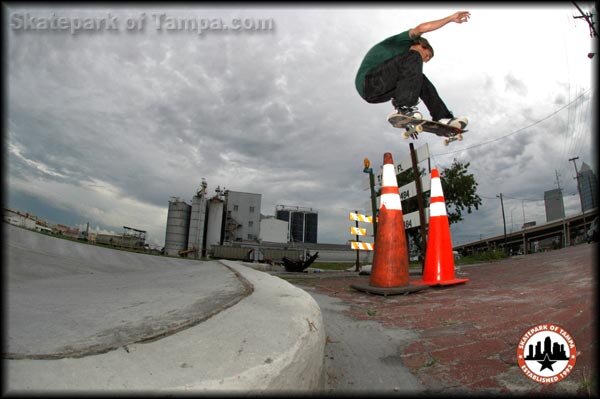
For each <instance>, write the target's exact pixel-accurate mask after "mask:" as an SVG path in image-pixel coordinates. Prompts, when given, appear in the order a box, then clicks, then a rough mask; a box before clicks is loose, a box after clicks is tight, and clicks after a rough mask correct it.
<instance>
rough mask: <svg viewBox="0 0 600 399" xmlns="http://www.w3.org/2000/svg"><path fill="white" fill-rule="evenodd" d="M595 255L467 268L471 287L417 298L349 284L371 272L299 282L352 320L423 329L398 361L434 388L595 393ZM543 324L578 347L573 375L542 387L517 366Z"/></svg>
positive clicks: (584, 249) (582, 249) (550, 255)
mask: <svg viewBox="0 0 600 399" xmlns="http://www.w3.org/2000/svg"><path fill="white" fill-rule="evenodd" d="M595 251H596V245H594V244H592V245H588V244H582V245H580V246H577V247H570V248H565V249H561V250H556V251H551V252H545V253H541V254H535V255H526V256H521V257H519V258H511V259H507V260H503V261H500V262H496V263H489V264H482V265H476V266H469V267H467V266H464V267H462V268H458V269H457V277H467V278H469V279H470V281H469V282H468V283H466V284H461V285H455V286H450V287H445V288H431V289H429V290H425V291H421V292H418V293H414V294H409V295H398V296H387V297H383V296H379V295H373V294H368V293H364V292H359V291H356V290H354V289H352V288H351V287H350V284H353V283H358V282H360V283H365V284H368V281H369V277H368V276H360V277H349V278H323V279H312V280H305V281H303V282H302V283H301V285H310V286H315V287H316V289H317V291H319V292H321V293H325V294H327V295H330V296H335V297H338V298H340V299H342V300H343V301H344V302H346V303H347V304H348V305H350V309H349V311H348V314H349V315H350V316H352V317H353V318H356V319H360V320H376V321H379V322H381V323H382V324H383V325H385V326H386V327H399V328H403V329H410V330H413V331H415V332H417V333H418V335H419V339H418V340H416V341H414V342H412V343H409V344H408V345H406V346H405V347H404V348H403V350H402V353H401V354H400V355H401V357H402V358H403V360H404V365H405V366H407V367H409V368H410V370H411V371H412V372H413V374H415V375H416V376H417V377H418V378H419V379H420V381H421V382H422V383H423V384H424V386H425V387H426V389H427V390H429V391H433V392H435V391H441V390H443V391H444V392H447V391H448V390H450V391H452V390H460V391H467V392H471V393H480V392H492V393H511V394H529V393H542V394H545V393H555V394H561V393H562V394H578V395H583V396H588V395H590V394H591V395H592V396H597V392H598V391H597V373H598V368H597V357H596V351H597V340H596V338H597V335H596V322H595V318H594V316H593V315H594V314H596V313H595V312H594V310H593V309H594V308H595V304H596V300H595V299H596V296H595V294H596V292H595V288H596V281H597V280H596V277H597V275H596V269H595V263H596V262H595V260H596V254H595ZM413 278H414V279H415V280H416V279H417V278H418V277H413ZM541 323H554V324H558V325H560V326H562V327H563V328H565V329H566V330H567V331H569V332H570V333H571V335H572V336H573V338H574V340H575V343H576V346H577V363H576V365H575V370H574V371H573V373H572V374H571V375H570V376H568V377H567V378H565V379H564V380H562V381H561V382H559V383H557V384H551V385H540V384H538V383H536V382H534V381H532V380H530V379H529V378H527V377H526V376H525V375H524V374H523V373H522V372H521V370H520V369H519V368H518V365H517V357H516V351H517V344H518V342H519V339H520V338H521V336H522V335H523V334H524V333H525V332H526V331H527V330H528V329H529V328H530V327H531V326H534V325H537V324H541ZM590 381H591V382H590Z"/></svg>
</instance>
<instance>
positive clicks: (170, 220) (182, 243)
mask: <svg viewBox="0 0 600 399" xmlns="http://www.w3.org/2000/svg"><path fill="white" fill-rule="evenodd" d="M191 209H192V207H191V206H190V205H188V204H186V203H185V202H184V201H181V200H180V199H179V198H177V197H173V198H171V200H170V201H169V213H168V215H167V232H166V234H165V254H166V255H172V256H176V255H179V251H184V250H186V249H187V243H188V236H189V229H190V212H191Z"/></svg>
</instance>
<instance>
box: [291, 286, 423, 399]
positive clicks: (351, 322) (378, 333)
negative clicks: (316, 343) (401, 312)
mask: <svg viewBox="0 0 600 399" xmlns="http://www.w3.org/2000/svg"><path fill="white" fill-rule="evenodd" d="M300 288H302V289H304V290H306V291H307V292H308V293H309V294H311V295H312V297H313V298H315V300H316V301H317V303H318V304H319V306H320V308H321V312H322V314H323V321H324V324H325V333H326V335H327V340H326V345H325V391H326V392H327V393H336V392H337V393H344V392H354V391H368V392H381V393H384V392H385V393H392V394H393V393H406V394H415V393H419V392H423V387H422V386H421V384H420V383H419V382H418V381H417V379H416V378H415V377H414V376H413V375H412V374H411V373H410V371H409V370H408V368H406V367H404V366H403V365H402V361H401V358H400V354H401V353H402V349H403V347H404V346H406V345H407V344H408V343H410V342H411V341H412V340H414V339H415V337H416V336H415V334H414V333H413V332H411V331H409V330H403V329H399V328H398V329H386V328H384V327H383V326H382V325H381V324H380V323H378V322H375V321H366V320H361V321H359V320H355V319H352V318H350V317H348V316H346V315H345V314H344V313H343V311H344V310H346V309H348V307H349V306H348V305H346V304H344V303H343V302H342V301H341V300H339V299H338V298H334V297H330V296H327V295H323V294H319V293H317V292H315V290H314V288H313V287H305V286H300Z"/></svg>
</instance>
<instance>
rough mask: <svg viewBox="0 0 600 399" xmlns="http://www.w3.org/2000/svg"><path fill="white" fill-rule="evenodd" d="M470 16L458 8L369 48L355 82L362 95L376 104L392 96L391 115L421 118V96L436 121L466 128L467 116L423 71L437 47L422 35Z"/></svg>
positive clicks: (463, 20) (465, 20)
mask: <svg viewBox="0 0 600 399" xmlns="http://www.w3.org/2000/svg"><path fill="white" fill-rule="evenodd" d="M470 16H471V14H470V13H469V12H468V11H458V12H456V13H454V14H452V15H449V16H447V17H446V18H443V19H439V20H435V21H430V22H424V23H422V24H419V25H417V26H416V27H415V28H412V29H409V30H407V31H405V32H402V33H400V34H398V35H395V36H391V37H389V38H387V39H385V40H384V41H382V42H380V43H378V44H376V45H375V46H374V47H372V48H371V49H370V50H369V51H368V52H367V55H366V56H365V58H364V59H363V61H362V63H361V65H360V67H359V68H358V72H357V74H356V80H355V85H356V90H358V93H359V94H360V96H361V97H362V98H363V99H364V100H365V101H367V102H368V103H372V104H373V103H383V102H386V101H389V100H392V105H393V106H394V108H395V109H396V111H395V112H393V113H392V114H391V115H390V117H391V116H392V115H396V114H398V113H401V114H404V115H407V116H412V117H415V118H419V119H421V118H422V115H421V114H420V113H419V112H418V111H417V108H416V105H417V102H418V101H419V98H420V99H421V100H422V101H423V103H424V104H425V106H426V107H427V109H428V110H429V113H430V114H431V118H432V119H433V120H434V121H437V122H440V123H446V124H449V125H451V126H455V127H458V128H461V129H464V128H465V126H466V125H467V123H468V121H467V118H466V117H458V118H455V117H454V115H453V114H452V112H450V111H449V110H448V108H447V107H446V104H444V102H443V101H442V99H441V98H440V96H439V95H438V93H437V90H436V89H435V87H434V86H433V84H432V83H431V82H430V81H429V79H427V77H426V76H425V75H424V74H423V63H425V62H428V61H429V60H430V59H431V58H432V57H433V48H432V47H431V45H430V44H429V42H428V41H427V39H425V38H424V37H421V35H422V34H424V33H426V32H431V31H434V30H436V29H439V28H441V27H442V26H444V25H446V24H448V23H450V22H456V23H458V24H461V23H463V22H467V21H468V20H469V17H470ZM388 118H389V117H388Z"/></svg>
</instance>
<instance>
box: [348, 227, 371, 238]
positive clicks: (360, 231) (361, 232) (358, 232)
mask: <svg viewBox="0 0 600 399" xmlns="http://www.w3.org/2000/svg"><path fill="white" fill-rule="evenodd" d="M350 234H352V235H355V236H366V235H367V229H364V228H362V227H350Z"/></svg>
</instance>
